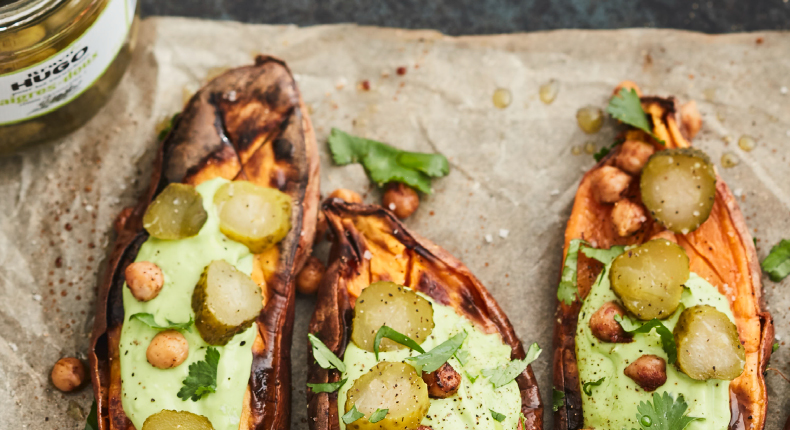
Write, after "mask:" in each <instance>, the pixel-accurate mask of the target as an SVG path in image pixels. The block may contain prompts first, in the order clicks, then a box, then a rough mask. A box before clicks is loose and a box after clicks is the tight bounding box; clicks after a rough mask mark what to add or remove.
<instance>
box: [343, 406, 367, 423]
mask: <svg viewBox="0 0 790 430" xmlns="http://www.w3.org/2000/svg"><path fill="white" fill-rule="evenodd" d="M364 416H365V414H363V413H362V412H360V411H358V410H357V405H353V406H351V410H349V411H348V412H346V413H345V414H343V417H342V419H343V422H344V423H346V424H351V423H353V422H354V421H356V420H358V419H360V418H362V417H364Z"/></svg>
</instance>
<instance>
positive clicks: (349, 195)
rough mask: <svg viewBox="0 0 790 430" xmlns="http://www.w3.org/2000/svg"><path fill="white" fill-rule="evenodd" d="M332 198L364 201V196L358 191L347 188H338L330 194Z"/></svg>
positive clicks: (356, 201)
mask: <svg viewBox="0 0 790 430" xmlns="http://www.w3.org/2000/svg"><path fill="white" fill-rule="evenodd" d="M328 198H330V199H340V200H343V201H345V202H347V203H362V196H360V195H359V193H358V192H356V191H351V190H347V189H345V188H338V189H336V190H335V191H332V193H331V194H329V197H328Z"/></svg>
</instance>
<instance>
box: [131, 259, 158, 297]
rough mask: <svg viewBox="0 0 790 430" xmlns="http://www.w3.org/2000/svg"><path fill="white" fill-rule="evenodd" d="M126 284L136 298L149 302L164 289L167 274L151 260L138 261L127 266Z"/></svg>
mask: <svg viewBox="0 0 790 430" xmlns="http://www.w3.org/2000/svg"><path fill="white" fill-rule="evenodd" d="M124 274H125V275H126V285H127V286H128V287H129V291H131V292H132V295H133V296H134V298H135V299H137V300H139V301H141V302H147V301H149V300H152V299H154V298H156V296H158V295H159V292H160V291H162V285H164V283H165V276H164V274H162V269H160V268H159V266H157V265H156V264H154V263H151V262H150V261H138V262H136V263H132V264H130V265H128V266H126V271H125V272H124Z"/></svg>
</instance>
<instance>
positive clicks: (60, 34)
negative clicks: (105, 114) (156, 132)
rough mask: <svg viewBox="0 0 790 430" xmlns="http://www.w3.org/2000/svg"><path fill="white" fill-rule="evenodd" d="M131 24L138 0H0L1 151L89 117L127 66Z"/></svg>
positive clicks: (48, 136) (44, 137) (66, 128)
mask: <svg viewBox="0 0 790 430" xmlns="http://www.w3.org/2000/svg"><path fill="white" fill-rule="evenodd" d="M138 21H139V19H138V11H137V0H13V1H11V2H7V1H0V153H7V152H10V151H13V150H15V149H17V148H20V147H22V146H24V145H27V144H29V143H35V142H40V141H44V140H48V139H52V138H55V137H60V136H63V135H65V134H67V133H68V132H70V131H72V130H74V129H76V128H78V127H80V126H81V125H82V124H84V123H85V122H86V121H88V120H89V119H90V118H91V117H93V115H94V114H96V112H98V110H99V109H100V108H101V107H102V106H103V105H104V103H105V102H106V101H107V99H109V97H110V95H111V94H112V90H113V89H115V87H116V86H117V85H118V82H119V81H120V80H121V77H123V74H124V72H125V71H126V68H127V66H128V65H129V62H130V60H131V56H132V51H133V50H134V45H135V40H136V36H137V27H138Z"/></svg>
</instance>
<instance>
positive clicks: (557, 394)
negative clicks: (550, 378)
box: [551, 388, 565, 412]
mask: <svg viewBox="0 0 790 430" xmlns="http://www.w3.org/2000/svg"><path fill="white" fill-rule="evenodd" d="M564 404H565V392H564V391H560V390H558V389H556V388H554V389H553V391H552V393H551V410H553V411H554V412H557V411H558V410H560V408H561V407H562V406H563V405H564Z"/></svg>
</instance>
